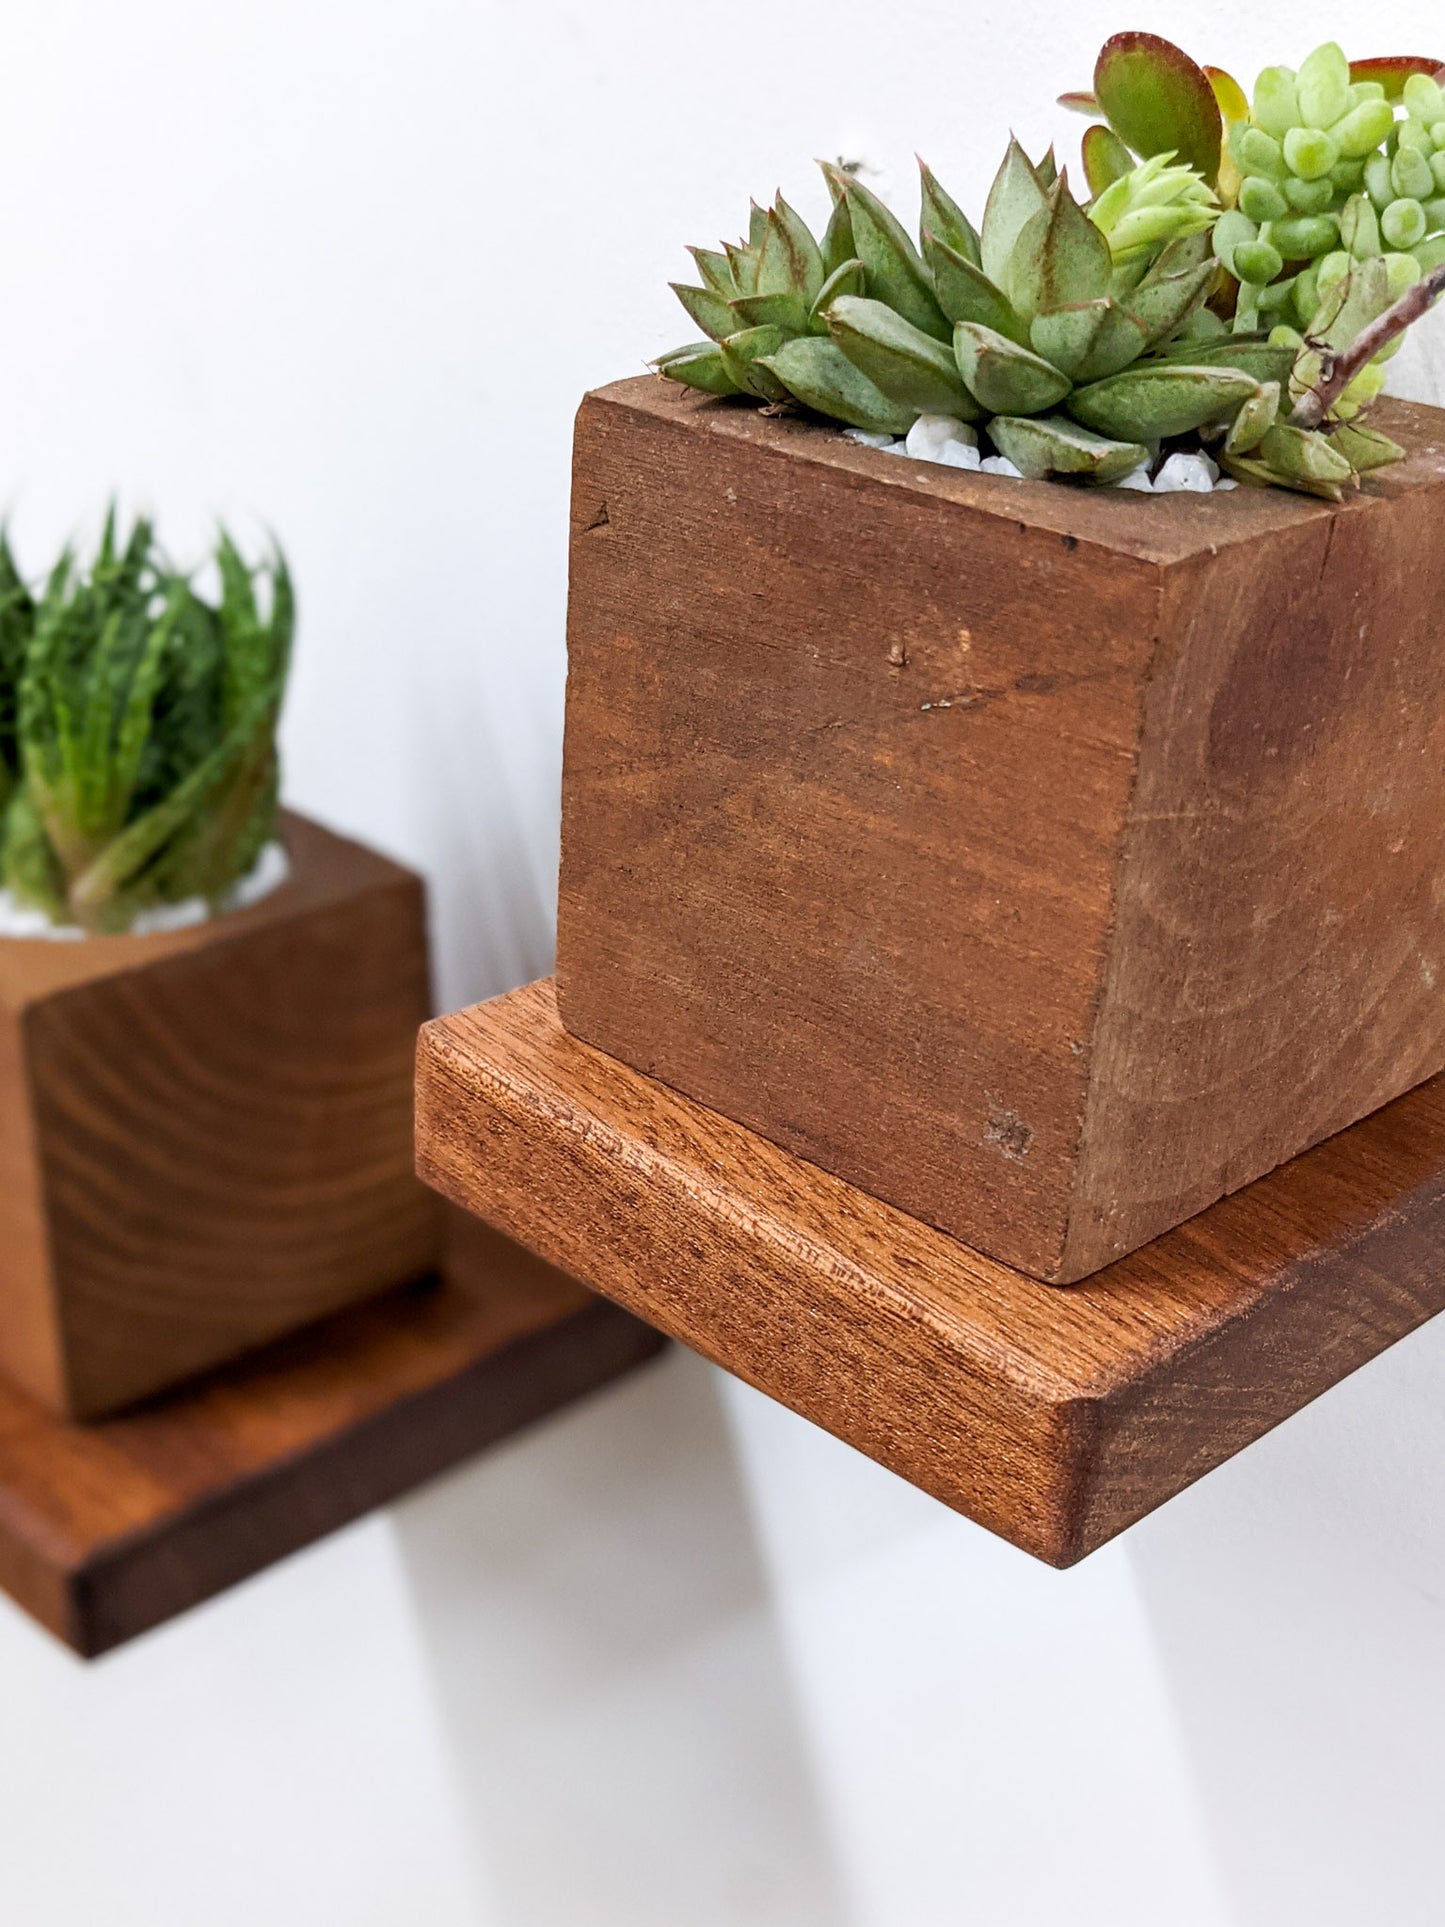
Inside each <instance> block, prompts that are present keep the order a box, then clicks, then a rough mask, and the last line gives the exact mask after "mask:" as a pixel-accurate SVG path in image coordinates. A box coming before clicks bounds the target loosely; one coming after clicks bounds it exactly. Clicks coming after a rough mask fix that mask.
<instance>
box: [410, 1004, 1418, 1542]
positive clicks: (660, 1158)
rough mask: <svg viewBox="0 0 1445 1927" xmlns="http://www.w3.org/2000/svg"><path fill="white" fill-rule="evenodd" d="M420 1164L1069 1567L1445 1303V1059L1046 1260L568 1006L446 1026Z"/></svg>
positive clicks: (888, 1461)
mask: <svg viewBox="0 0 1445 1927" xmlns="http://www.w3.org/2000/svg"><path fill="white" fill-rule="evenodd" d="M418 1130H419V1138H418V1143H419V1157H420V1165H421V1170H422V1174H423V1176H425V1177H426V1178H427V1179H428V1180H429V1181H430V1182H431V1183H432V1184H434V1185H435V1186H436V1187H437V1188H438V1189H439V1190H441V1191H442V1192H443V1193H444V1194H445V1195H446V1196H448V1197H450V1198H451V1199H452V1200H453V1201H454V1202H456V1203H457V1204H460V1205H463V1206H465V1207H466V1208H467V1209H468V1210H470V1211H472V1212H475V1213H477V1214H478V1215H479V1216H481V1217H483V1218H485V1219H486V1220H488V1221H489V1222H490V1223H492V1224H494V1225H496V1226H499V1227H500V1228H501V1229H502V1230H504V1231H505V1232H507V1233H508V1234H509V1235H510V1236H512V1237H514V1238H516V1239H518V1240H520V1241H521V1242H522V1243H524V1244H526V1245H527V1246H529V1247H530V1248H531V1249H532V1250H534V1251H537V1252H540V1253H541V1254H543V1256H545V1257H546V1258H547V1259H549V1260H550V1261H551V1262H552V1263H553V1264H556V1265H560V1266H562V1267H563V1268H564V1269H566V1270H567V1271H568V1272H570V1273H571V1274H572V1275H574V1276H576V1277H579V1278H582V1279H585V1280H586V1282H587V1283H588V1284H590V1285H592V1286H594V1287H595V1288H596V1289H597V1290H598V1291H602V1292H605V1293H607V1295H608V1296H609V1297H611V1298H614V1299H616V1300H617V1301H618V1303H619V1304H622V1305H624V1306H626V1307H627V1308H628V1309H629V1310H631V1311H634V1312H637V1313H639V1314H640V1315H641V1316H642V1317H643V1318H645V1319H647V1320H648V1321H649V1322H650V1323H652V1324H654V1325H656V1326H658V1327H659V1328H660V1329H661V1330H663V1331H665V1332H668V1333H670V1334H671V1335H673V1336H674V1337H676V1338H679V1339H681V1340H682V1341H683V1343H684V1344H687V1345H689V1346H691V1347H692V1348H693V1349H694V1350H696V1351H699V1352H701V1353H703V1354H704V1355H705V1356H706V1357H708V1358H711V1359H714V1360H715V1361H716V1362H717V1363H719V1364H721V1365H724V1366H726V1367H727V1368H728V1370H730V1371H732V1372H735V1373H737V1375H738V1376H739V1377H740V1378H744V1379H746V1380H747V1381H748V1382H749V1383H750V1384H752V1385H755V1386H757V1387H759V1388H760V1389H761V1390H762V1391H765V1392H767V1393H769V1394H771V1396H772V1397H774V1398H776V1399H779V1400H781V1402H782V1403H783V1404H785V1405H788V1406H791V1407H792V1409H793V1410H794V1411H797V1412H800V1413H802V1414H803V1416H804V1417H806V1418H809V1419H812V1420H813V1421H814V1422H815V1423H817V1424H819V1425H821V1426H824V1427H825V1428H826V1429H827V1430H828V1431H830V1432H832V1433H834V1434H836V1436H837V1437H839V1438H842V1439H845V1440H847V1442H848V1443H849V1444H850V1445H854V1446H856V1447H857V1448H858V1449H859V1450H860V1451H863V1452H866V1453H867V1454H868V1455H869V1456H870V1457H872V1458H874V1459H877V1460H879V1461H880V1462H881V1463H882V1464H884V1465H886V1466H889V1467H891V1468H892V1470H894V1471H895V1472H898V1473H900V1474H901V1475H902V1476H903V1477H904V1478H906V1479H910V1480H912V1482H913V1483H914V1484H915V1485H919V1486H922V1487H923V1488H924V1489H925V1490H926V1491H928V1492H931V1493H933V1494H934V1495H935V1497H937V1498H939V1499H942V1500H943V1501H944V1502H945V1504H947V1505H950V1506H953V1507H955V1508H956V1509H957V1510H958V1511H960V1512H964V1513H966V1514H967V1515H968V1516H969V1517H970V1518H973V1519H976V1520H978V1521H979V1523H980V1524H982V1525H984V1526H987V1527H988V1528H989V1530H991V1531H993V1532H996V1533H999V1534H1001V1535H1002V1536H1003V1537H1004V1538H1006V1539H1009V1540H1011V1541H1012V1542H1013V1543H1014V1544H1015V1545H1017V1546H1021V1547H1022V1548H1023V1549H1024V1550H1025V1551H1026V1552H1030V1553H1033V1554H1035V1555H1036V1556H1037V1557H1038V1558H1040V1559H1044V1560H1047V1561H1048V1562H1049V1563H1050V1564H1053V1565H1058V1566H1067V1565H1071V1564H1073V1563H1074V1562H1075V1561H1076V1560H1078V1559H1081V1558H1083V1557H1084V1556H1085V1554H1087V1553H1089V1552H1091V1551H1093V1550H1094V1549H1095V1548H1096V1547H1098V1546H1100V1545H1102V1544H1104V1542H1105V1541H1106V1540H1108V1539H1111V1538H1112V1537H1113V1536H1114V1535H1115V1534H1116V1533H1118V1532H1121V1531H1122V1530H1123V1529H1124V1528H1125V1527H1126V1526H1129V1525H1131V1524H1133V1523H1134V1521H1135V1520H1137V1519H1139V1518H1142V1517H1143V1515H1144V1514H1145V1513H1147V1512H1150V1511H1152V1510H1153V1508H1154V1507H1155V1506H1157V1505H1160V1504H1161V1503H1163V1501H1165V1500H1166V1499H1169V1498H1172V1497H1173V1496H1174V1495H1175V1494H1176V1493H1178V1492H1180V1491H1182V1490H1183V1489H1184V1488H1185V1487H1186V1486H1188V1485H1190V1484H1192V1483H1193V1481H1194V1480H1195V1479H1198V1478H1200V1477H1201V1476H1202V1475H1203V1474H1204V1473H1206V1472H1208V1471H1210V1470H1211V1469H1212V1468H1213V1467H1214V1466H1216V1465H1218V1464H1220V1463H1221V1461H1222V1460H1224V1459H1227V1458H1229V1457H1230V1456H1231V1455H1232V1454H1233V1453H1235V1452H1238V1451H1239V1450H1240V1449H1241V1448H1242V1447H1243V1446H1246V1445H1248V1444H1250V1443H1251V1441H1252V1440H1254V1439H1256V1438H1258V1437H1259V1436H1260V1435H1261V1434H1262V1433H1264V1432H1267V1431H1268V1430H1269V1429H1270V1428H1271V1427H1272V1426H1274V1425H1277V1424H1279V1422H1280V1421H1281V1420H1282V1419H1285V1418H1288V1417H1289V1415H1290V1414H1291V1413H1292V1412H1296V1411H1298V1410H1299V1409H1300V1407H1301V1406H1303V1405H1306V1404H1308V1403H1309V1401H1310V1400H1311V1399H1313V1398H1317V1397H1318V1396H1319V1394H1320V1393H1321V1392H1324V1391H1326V1390H1328V1388H1329V1387H1330V1386H1331V1385H1334V1384H1336V1383H1337V1382H1338V1381H1339V1380H1340V1379H1342V1378H1343V1377H1345V1376H1346V1374H1347V1373H1349V1372H1352V1371H1354V1370H1355V1369H1356V1368H1357V1367H1358V1366H1360V1365H1363V1364H1364V1363H1365V1362H1366V1361H1367V1360H1368V1359H1371V1358H1373V1357H1375V1356H1376V1354H1377V1353H1379V1352H1382V1351H1384V1350H1385V1349H1386V1347H1387V1346H1389V1345H1391V1344H1393V1343H1394V1342H1395V1341H1396V1339H1399V1338H1402V1337H1403V1336H1404V1335H1405V1334H1406V1333H1407V1332H1409V1331H1411V1330H1413V1329H1414V1327H1415V1326H1417V1325H1419V1324H1421V1323H1423V1321H1424V1320H1425V1319H1427V1318H1429V1317H1431V1316H1432V1315H1433V1314H1434V1313H1435V1312H1436V1311H1438V1310H1440V1309H1441V1308H1442V1306H1445V1262H1442V1260H1445V1078H1437V1079H1436V1080H1434V1081H1433V1082H1432V1083H1429V1084H1425V1085H1422V1086H1421V1087H1420V1088H1419V1089H1418V1090H1415V1091H1413V1092H1411V1093H1410V1094H1409V1095H1408V1096H1407V1097H1403V1098H1401V1099H1399V1100H1398V1102H1396V1103H1394V1104H1392V1105H1389V1106H1388V1107H1387V1108H1386V1109H1384V1110H1382V1111H1378V1112H1376V1113H1375V1114H1374V1115H1373V1116H1372V1117H1369V1118H1366V1119H1365V1120H1364V1122H1362V1123H1360V1124H1356V1125H1355V1126H1353V1128H1352V1129H1350V1130H1349V1131H1345V1132H1342V1133H1341V1134H1340V1135H1339V1136H1337V1137H1334V1138H1331V1139H1329V1140H1328V1141H1327V1142H1326V1143H1324V1144H1321V1145H1319V1146H1317V1147H1316V1148H1315V1149H1314V1150H1312V1151H1309V1152H1307V1153H1306V1154H1305V1155H1304V1156H1302V1157H1299V1158H1296V1159H1295V1160H1294V1161H1293V1162H1292V1163H1290V1164H1287V1165H1285V1166H1283V1167H1281V1168H1280V1169H1279V1170H1277V1171H1275V1172H1272V1173H1271V1174H1270V1175H1269V1176H1268V1177H1265V1178H1262V1179H1260V1180H1259V1182H1258V1183H1256V1184H1253V1185H1251V1186H1249V1187H1248V1189H1246V1190H1244V1191H1240V1192H1237V1193H1236V1194H1235V1195H1234V1196H1232V1197H1230V1198H1226V1199H1224V1200H1222V1201H1221V1202H1220V1203H1218V1204H1216V1205H1214V1206H1212V1207H1211V1208H1210V1209H1209V1210H1208V1211H1205V1212H1204V1213H1202V1214H1201V1215H1200V1216H1198V1217H1196V1218H1194V1219H1192V1220H1190V1221H1189V1222H1188V1223H1187V1224H1183V1225H1181V1226H1179V1227H1178V1228H1177V1229H1176V1230H1174V1231H1171V1232H1169V1233H1168V1234H1167V1235H1166V1236H1164V1237H1162V1238H1159V1239H1156V1240H1155V1242H1154V1243H1153V1244H1151V1245H1147V1246H1145V1247H1144V1248H1143V1249H1142V1250H1140V1251H1136V1252H1134V1253H1133V1254H1131V1255H1130V1256H1129V1257H1127V1258H1124V1259H1122V1260H1120V1261H1119V1262H1118V1263H1117V1264H1114V1265H1111V1266H1110V1267H1109V1268H1108V1269H1107V1270H1105V1271H1102V1272H1099V1273H1096V1274H1095V1275H1094V1277H1092V1278H1090V1279H1087V1280H1085V1281H1084V1282H1083V1283H1082V1284H1078V1285H1072V1286H1068V1287H1060V1286H1051V1285H1043V1284H1039V1283H1038V1282H1037V1281H1035V1280H1034V1279H1032V1278H1029V1277H1026V1276H1025V1275H1024V1274H1022V1273H1021V1272H1017V1271H1013V1270H1011V1269H1009V1268H1008V1267H1007V1266H1005V1265H1001V1264H998V1263H996V1262H995V1261H994V1260H992V1259H990V1258H987V1257H984V1256H982V1255H981V1254H979V1253H977V1252H975V1251H971V1250H969V1249H968V1248H967V1247H966V1246H964V1245H961V1244H957V1243H955V1242H954V1241H953V1240H951V1239H949V1238H947V1237H945V1236H944V1235H943V1234H942V1233H940V1232H937V1231H934V1230H932V1229H931V1228H930V1227H928V1226H927V1225H924V1224H922V1223H920V1222H918V1221H917V1220H916V1219H913V1218H909V1217H906V1216H905V1215H904V1214H903V1213H902V1212H899V1211H896V1210H894V1209H892V1208H891V1207H889V1206H887V1205H883V1204H880V1203H878V1202H877V1200H875V1199H874V1198H871V1197H869V1196H868V1195H866V1194H865V1193H864V1192H862V1191H858V1190H855V1189H853V1188H852V1187H851V1186H849V1185H847V1184H844V1183H843V1182H842V1181H841V1180H839V1179H837V1178H833V1177H831V1176H829V1175H828V1174H827V1173H825V1172H823V1171H820V1170H818V1169H817V1168H816V1167H815V1166H813V1165H810V1164H807V1163H804V1162H803V1161H802V1160H801V1159H799V1158H796V1157H794V1156H792V1155H790V1154H789V1153H788V1152H786V1151H783V1150H780V1149H778V1148H777V1147H776V1146H775V1145H773V1144H770V1143H768V1142H767V1141H765V1140H764V1139H762V1138H760V1137H757V1136H755V1135H753V1134H752V1133H751V1132H749V1131H747V1130H744V1129H743V1128H742V1127H741V1126H739V1125H736V1124H732V1123H729V1122H728V1121H727V1120H726V1119H724V1118H722V1117H719V1116H718V1115H716V1114H715V1113H713V1112H711V1111H707V1110H704V1109H703V1108H702V1107H701V1106H700V1105H697V1104H694V1103H693V1102H691V1101H690V1100H689V1099H687V1098H685V1097H681V1096H679V1095H678V1094H677V1093H676V1092H674V1091H671V1090H669V1089H668V1088H667V1087H666V1086H664V1085H662V1084H659V1083H656V1082H654V1081H652V1080H651V1079H649V1078H646V1077H643V1076H641V1075H640V1074H638V1073H637V1072H635V1071H632V1070H629V1069H628V1068H626V1066H624V1065H622V1064H620V1063H618V1062H616V1061H615V1060H614V1059H612V1058H609V1057H606V1056H604V1055H602V1054H601V1053H600V1052H599V1051H596V1050H592V1049H590V1048H589V1047H588V1046H587V1045H585V1044H581V1043H579V1042H577V1041H576V1040H575V1039H573V1038H571V1037H569V1036H568V1035H567V1034H566V1032H564V1031H563V1029H562V1028H561V1025H560V1023H559V1021H558V1018H557V1011H556V1004H555V999H554V997H553V993H552V989H551V986H550V985H549V984H534V985H532V986H530V987H529V988H527V989H525V990H519V991H515V992H513V993H512V994H511V995H510V996H507V997H503V998H499V999H497V1000H496V1001H494V1002H492V1003H490V1004H482V1005H479V1006H477V1007H476V1008H474V1009H472V1010H467V1011H463V1012H461V1013H460V1014H458V1015H457V1016H454V1017H448V1018H444V1019H442V1020H440V1021H439V1022H437V1023H434V1024H431V1025H429V1026H428V1027H427V1029H426V1030H425V1031H424V1032H423V1041H422V1049H421V1057H420V1081H419V1091H418Z"/></svg>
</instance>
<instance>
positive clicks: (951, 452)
mask: <svg viewBox="0 0 1445 1927" xmlns="http://www.w3.org/2000/svg"><path fill="white" fill-rule="evenodd" d="M937 459H938V460H939V461H940V462H942V463H943V465H944V467H945V468H979V467H981V466H982V464H981V463H980V460H979V453H978V443H977V442H945V443H944V444H943V453H942V454H941V455H940V456H939V457H938V458H937Z"/></svg>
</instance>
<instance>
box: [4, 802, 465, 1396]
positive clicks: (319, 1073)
mask: <svg viewBox="0 0 1445 1927" xmlns="http://www.w3.org/2000/svg"><path fill="white" fill-rule="evenodd" d="M285 835H286V841H287V844H288V846H289V849H290V853H291V860H292V875H291V878H290V880H289V881H288V882H287V883H286V884H284V885H283V886H282V887H281V888H280V889H279V890H277V891H276V892H275V893H274V894H273V895H271V896H269V897H267V898H266V899H265V900H264V901H263V902H261V903H259V904H257V905H255V906H254V907H253V908H251V909H249V910H244V911H237V912H234V913H232V914H231V915H229V916H225V917H222V918H219V919H217V920H216V921H214V922H212V923H209V924H206V925H203V926H200V927H199V928H196V929H192V930H186V931H178V932H175V933H172V934H169V935H165V936H154V937H140V938H137V937H115V938H96V939H91V940H89V941H86V942H83V943H53V942H25V941H17V940H14V939H6V940H4V941H0V1371H3V1372H4V1373H5V1374H6V1375H7V1376H8V1377H9V1378H10V1379H12V1380H13V1381H14V1382H15V1383H17V1384H18V1385H20V1386H21V1387H22V1388H23V1389H24V1390H25V1391H27V1392H28V1393H30V1394H31V1396H32V1397H34V1398H36V1399H38V1400H39V1401H40V1402H41V1403H42V1404H44V1405H45V1406H47V1407H48V1408H49V1409H51V1410H52V1411H56V1412H59V1413H61V1414H63V1415H65V1416H69V1417H74V1418H93V1417H96V1416H98V1415H100V1414H102V1413H105V1412H108V1411H112V1410H114V1409H116V1408H117V1407H119V1406H122V1405H126V1404H128V1403H130V1402H131V1401H133V1400H136V1399H139V1398H142V1397H144V1396H146V1395H147V1394H149V1393H152V1392H155V1391H157V1390H159V1389H161V1388H162V1387H165V1386H169V1385H172V1384H174V1383H176V1382H177V1381H179V1380H181V1379H184V1378H186V1377H189V1376H190V1375H191V1374H192V1373H195V1372H199V1371H201V1370H202V1369H203V1368H205V1367H207V1366H210V1365H215V1364H218V1363H219V1362H221V1361H222V1360H226V1359H230V1358H233V1357H235V1356H237V1355H238V1354H240V1353H242V1352H245V1351H247V1350H249V1349H250V1348H251V1347H253V1346H255V1345H258V1344H260V1343H262V1342H263V1341H265V1340H267V1339H270V1338H274V1337H277V1336H279V1335H280V1334H282V1333H284V1332H288V1331H291V1330H293V1329H295V1328H297V1327H299V1326H302V1325H306V1324H309V1323H311V1322H312V1321H313V1320H315V1319H318V1318H320V1317H322V1316H323V1315H325V1314H326V1313H328V1312H332V1311H335V1310H337V1309H339V1308H340V1307H342V1306H344V1305H349V1304H353V1303H356V1302H358V1301H359V1300H362V1299H365V1298H368V1297H371V1296H372V1295H374V1294H375V1293H377V1292H379V1291H381V1290H383V1289H385V1288H386V1287H387V1286H391V1285H399V1284H403V1283H405V1282H407V1281H409V1280H411V1279H413V1278H416V1277H418V1276H420V1275H421V1274H422V1273H425V1272H427V1271H429V1270H430V1269H432V1267H433V1266H434V1265H435V1263H436V1260H437V1257H438V1249H439V1239H440V1223H439V1219H438V1215H437V1213H438V1207H437V1204H436V1201H435V1200H434V1199H433V1198H431V1197H430V1195H429V1194H428V1193H427V1192H426V1190H425V1189H424V1188H423V1187H422V1186H421V1185H420V1184H419V1183H418V1182H417V1180H416V1178H415V1176H414V1174H413V1167H412V1141H411V1119H412V1104H411V1084H412V1065H413V1053H414V1047H415V1038H416V1031H417V1027H418V1025H419V1024H420V1023H421V1022H422V1021H423V1020H424V1018H425V1017H426V1016H427V1014H428V982H427V976H428V972H427V939H426V918H425V904H424V899H423V891H422V885H421V883H420V880H419V879H418V878H417V877H415V876H413V875H412V874H411V873H410V872H409V871H407V870H404V869H402V868H400V867H399V866H398V865H396V864H394V863H391V862H388V861H387V860H386V859H385V858H383V857H380V856H377V855H375V854H374V853H372V852H371V851H369V850H365V849H362V848H361V847H360V846H359V845H357V844H355V843H350V842H347V841H345V840H343V839H342V838H340V837H336V836H333V835H331V834H330V833H329V832H327V831H325V830H323V829H321V828H319V827H318V826H317V825H315V824H313V823H308V822H306V821H304V820H303V819H301V818H298V817H294V816H293V817H289V818H288V819H287V822H286V827H285Z"/></svg>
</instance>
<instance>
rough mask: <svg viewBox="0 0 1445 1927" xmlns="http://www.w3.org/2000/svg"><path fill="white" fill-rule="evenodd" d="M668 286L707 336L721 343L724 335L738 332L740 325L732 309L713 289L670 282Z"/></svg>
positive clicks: (680, 282)
mask: <svg viewBox="0 0 1445 1927" xmlns="http://www.w3.org/2000/svg"><path fill="white" fill-rule="evenodd" d="M668 286H669V287H670V288H671V289H672V291H673V293H674V294H675V295H676V296H677V298H678V300H679V301H680V302H681V303H682V305H683V307H684V308H686V309H687V312H688V314H689V315H690V316H691V317H692V319H693V320H694V321H695V322H696V323H697V325H698V327H699V328H701V329H702V331H703V333H704V334H705V335H710V336H711V337H712V339H713V340H714V341H721V340H722V338H723V336H724V335H730V334H733V333H735V332H736V330H737V325H738V324H737V322H736V321H734V320H733V311H732V309H731V308H730V307H729V306H728V304H727V302H726V301H725V300H724V299H723V297H722V296H721V295H720V294H717V293H715V292H714V291H713V289H711V288H690V287H688V286H687V284H686V283H685V282H682V281H670V282H669V283H668Z"/></svg>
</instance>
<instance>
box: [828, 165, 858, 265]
mask: <svg viewBox="0 0 1445 1927" xmlns="http://www.w3.org/2000/svg"><path fill="white" fill-rule="evenodd" d="M823 171H824V173H825V175H827V179H828V192H829V193H830V194H831V195H832V196H833V212H832V213H831V214H830V215H829V217H828V225H827V227H826V229H825V230H824V233H823V248H822V254H823V277H824V279H825V280H826V279H827V277H828V276H829V275H830V274H836V273H837V272H838V270H839V268H841V267H842V265H843V263H844V262H845V261H855V260H856V259H857V258H858V250H857V248H856V247H855V246H854V245H853V222H852V218H851V217H850V215H849V213H848V202H847V199H846V198H845V196H844V195H842V194H841V193H839V191H838V189H837V187H836V186H835V184H834V180H833V177H832V175H831V174H829V173H828V170H827V169H826V168H825V169H824V170H823Z"/></svg>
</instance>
